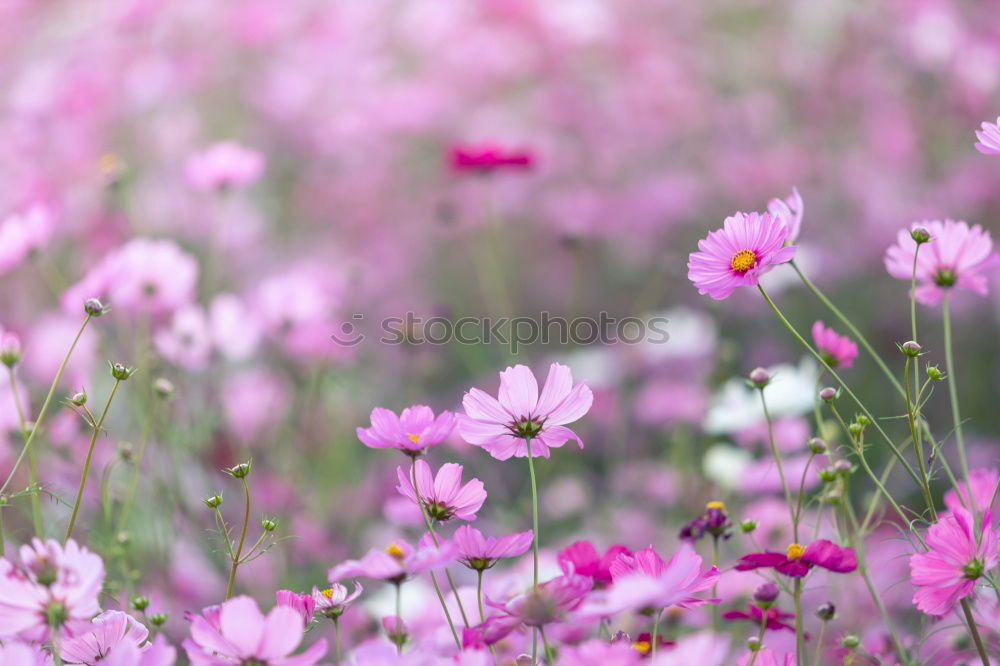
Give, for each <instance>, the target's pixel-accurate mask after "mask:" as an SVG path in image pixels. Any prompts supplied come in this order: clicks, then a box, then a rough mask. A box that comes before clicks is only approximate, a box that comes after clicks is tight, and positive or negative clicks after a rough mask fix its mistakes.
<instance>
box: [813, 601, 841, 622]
mask: <svg viewBox="0 0 1000 666" xmlns="http://www.w3.org/2000/svg"><path fill="white" fill-rule="evenodd" d="M836 615H837V607H836V606H834V605H833V604H832V603H830V602H829V601H828V602H826V603H825V604H823V605H822V606H820V607H819V608H817V609H816V617H818V618H819V619H821V620H823V621H824V622H828V621H830V620H832V619H833V618H834V617H836Z"/></svg>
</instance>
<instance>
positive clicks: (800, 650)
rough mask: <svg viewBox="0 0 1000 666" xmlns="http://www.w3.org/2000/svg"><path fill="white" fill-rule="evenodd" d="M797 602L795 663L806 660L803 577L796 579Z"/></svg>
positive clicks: (795, 597) (794, 592) (793, 596)
mask: <svg viewBox="0 0 1000 666" xmlns="http://www.w3.org/2000/svg"><path fill="white" fill-rule="evenodd" d="M792 599H793V601H794V602H795V663H797V664H803V663H805V660H806V638H805V632H804V631H803V630H802V579H801V578H796V579H795V586H794V588H793V592H792Z"/></svg>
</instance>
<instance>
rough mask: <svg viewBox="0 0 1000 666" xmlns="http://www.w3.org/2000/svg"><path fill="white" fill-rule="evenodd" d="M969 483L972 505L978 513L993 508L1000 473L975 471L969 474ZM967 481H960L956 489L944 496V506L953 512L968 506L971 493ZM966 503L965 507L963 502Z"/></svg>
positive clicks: (995, 471)
mask: <svg viewBox="0 0 1000 666" xmlns="http://www.w3.org/2000/svg"><path fill="white" fill-rule="evenodd" d="M969 481H971V483H972V503H973V505H974V507H973V508H974V509H975V511H976V512H977V513H982V512H984V511H989V510H990V509H992V508H993V501H994V499H995V495H996V492H997V482H998V481H1000V473H998V472H997V469H996V468H993V469H974V470H971V471H970V472H969ZM966 488H967V486H966V484H965V481H959V482H958V485H957V486H956V487H955V488H952V489H951V490H949V491H948V492H946V493H945V494H944V505H945V506H946V507H948V509H949V510H951V511H957V510H959V509H962V508H965V506H968V502H969V493H968V490H967V489H966ZM963 501H964V502H965V503H966V504H965V506H963V504H962V502H963Z"/></svg>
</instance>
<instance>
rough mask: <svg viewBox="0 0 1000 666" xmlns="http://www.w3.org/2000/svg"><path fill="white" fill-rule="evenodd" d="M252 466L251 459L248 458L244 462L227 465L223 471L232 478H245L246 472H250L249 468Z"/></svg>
mask: <svg viewBox="0 0 1000 666" xmlns="http://www.w3.org/2000/svg"><path fill="white" fill-rule="evenodd" d="M252 466H253V461H252V460H248V461H246V462H245V463H240V464H239V465H233V466H232V467H228V468H226V469H224V470H223V471H224V472H226V473H227V474H229V475H230V476H232V477H233V478H236V479H243V478H246V476H247V475H248V474H250V468H251V467H252Z"/></svg>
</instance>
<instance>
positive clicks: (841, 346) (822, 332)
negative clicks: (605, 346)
mask: <svg viewBox="0 0 1000 666" xmlns="http://www.w3.org/2000/svg"><path fill="white" fill-rule="evenodd" d="M812 337H813V343H815V345H816V349H817V350H819V353H820V355H821V356H822V357H823V360H824V361H826V363H827V365H829V366H830V367H831V368H849V367H851V365H852V364H853V363H854V359H855V358H857V356H858V346H857V345H856V344H854V342H852V341H851V339H850V338H849V337H847V336H846V335H840V334H838V333H837V332H836V331H834V330H833V329H832V328H827V327H826V326H824V325H823V322H821V321H818V320H817V321H816V323H815V324H813V327H812Z"/></svg>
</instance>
